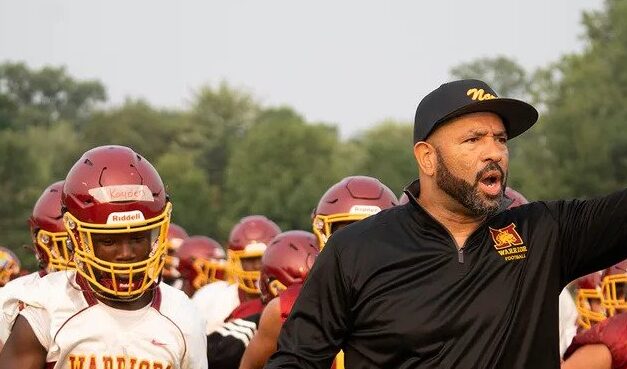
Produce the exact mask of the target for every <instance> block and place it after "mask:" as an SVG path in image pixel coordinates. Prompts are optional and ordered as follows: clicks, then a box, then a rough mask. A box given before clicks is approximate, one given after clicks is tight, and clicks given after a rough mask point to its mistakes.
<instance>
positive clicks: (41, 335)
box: [20, 306, 52, 351]
mask: <svg viewBox="0 0 627 369" xmlns="http://www.w3.org/2000/svg"><path fill="white" fill-rule="evenodd" d="M20 315H22V316H23V317H24V318H25V319H26V321H27V322H28V324H29V325H30V327H31V329H32V330H33V333H35V336H36V337H37V339H38V340H39V343H40V344H41V345H42V346H43V347H44V348H45V349H46V351H48V350H49V349H50V345H51V344H52V337H51V336H50V315H49V314H48V312H47V311H46V310H45V309H43V308H39V307H34V306H25V307H24V309H22V311H21V312H20Z"/></svg>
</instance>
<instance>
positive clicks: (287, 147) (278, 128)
mask: <svg viewBox="0 0 627 369" xmlns="http://www.w3.org/2000/svg"><path fill="white" fill-rule="evenodd" d="M338 146H339V142H338V136H337V131H336V130H335V129H334V128H332V127H329V126H326V125H320V124H318V125H312V124H306V123H305V122H304V120H303V118H301V117H300V116H298V115H297V114H296V113H295V112H293V111H292V110H290V109H288V108H283V109H270V110H267V111H265V112H264V113H263V114H261V116H260V117H259V120H258V123H257V124H255V125H254V127H253V128H251V129H250V130H249V131H248V134H247V135H246V137H245V138H244V139H243V140H242V142H240V143H239V144H238V145H237V147H236V148H235V149H234V151H233V155H232V158H231V160H230V161H229V166H228V170H227V181H226V183H227V188H228V192H227V197H226V198H227V203H228V207H226V208H225V210H226V213H227V217H226V218H224V219H223V222H222V224H223V227H224V228H223V229H225V230H226V229H227V228H229V227H230V226H232V224H233V222H234V221H237V220H238V219H239V218H241V217H242V216H246V215H250V214H264V215H266V216H267V217H269V218H270V219H272V220H274V221H275V222H277V224H279V226H280V227H281V228H282V229H284V230H288V229H305V230H309V229H311V218H310V215H311V211H312V210H313V208H314V207H315V206H316V204H317V203H318V200H319V198H320V196H321V194H322V193H324V191H326V189H327V188H328V187H329V186H330V185H331V184H333V183H335V182H337V181H338V180H339V179H340V178H341V177H342V176H343V175H342V174H341V173H339V172H338V170H337V169H336V167H335V166H334V163H335V162H338V161H341V158H339V157H337V155H336V149H337V147H338Z"/></svg>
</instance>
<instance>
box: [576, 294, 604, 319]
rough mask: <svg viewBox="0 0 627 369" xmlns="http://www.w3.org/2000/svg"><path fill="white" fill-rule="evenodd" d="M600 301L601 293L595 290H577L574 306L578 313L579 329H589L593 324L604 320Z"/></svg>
mask: <svg viewBox="0 0 627 369" xmlns="http://www.w3.org/2000/svg"><path fill="white" fill-rule="evenodd" d="M602 299H603V297H602V295H601V292H600V291H598V290H596V289H591V288H580V289H579V290H577V297H576V299H575V305H576V306H577V312H578V313H579V316H578V318H577V324H578V325H579V326H580V327H582V328H584V329H590V328H591V327H592V326H593V325H594V324H596V323H598V322H601V321H603V320H605V318H606V315H605V309H604V308H603V305H602Z"/></svg>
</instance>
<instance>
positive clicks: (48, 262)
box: [0, 181, 75, 342]
mask: <svg viewBox="0 0 627 369" xmlns="http://www.w3.org/2000/svg"><path fill="white" fill-rule="evenodd" d="M62 189H63V181H59V182H55V183H53V184H51V185H50V186H48V187H47V188H46V189H45V190H44V192H43V193H42V194H41V196H40V197H39V199H38V200H37V202H36V203H35V206H34V207H33V212H32V215H31V216H30V218H29V220H28V223H29V225H30V233H31V238H32V241H33V251H34V252H35V257H36V258H37V261H38V264H39V270H38V271H36V272H34V273H30V274H27V275H25V276H22V277H19V278H16V279H14V280H12V281H10V282H9V283H7V284H6V286H5V288H3V289H2V290H0V309H1V314H2V315H0V342H4V341H6V339H7V337H9V333H10V332H11V326H12V325H13V322H14V321H15V318H16V317H17V314H18V313H19V307H20V303H19V300H18V298H17V296H18V295H19V294H20V292H21V291H22V290H24V289H27V288H32V285H33V284H34V282H35V281H37V280H38V279H40V278H41V277H43V276H45V275H46V274H48V273H51V272H54V271H58V270H66V269H68V268H74V267H75V264H74V262H73V261H72V251H71V250H70V249H69V248H68V243H67V240H68V237H67V232H66V231H65V227H64V226H63V220H62V217H63V215H62V214H61V191H62Z"/></svg>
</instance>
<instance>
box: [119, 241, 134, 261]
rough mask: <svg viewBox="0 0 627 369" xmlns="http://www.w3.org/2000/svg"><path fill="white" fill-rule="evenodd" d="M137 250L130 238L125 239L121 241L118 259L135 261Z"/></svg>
mask: <svg viewBox="0 0 627 369" xmlns="http://www.w3.org/2000/svg"><path fill="white" fill-rule="evenodd" d="M135 256H136V255H135V250H134V248H133V245H132V244H131V242H130V240H123V241H121V242H120V244H119V247H118V254H117V255H116V259H117V260H118V261H127V262H128V261H133V260H135Z"/></svg>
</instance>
